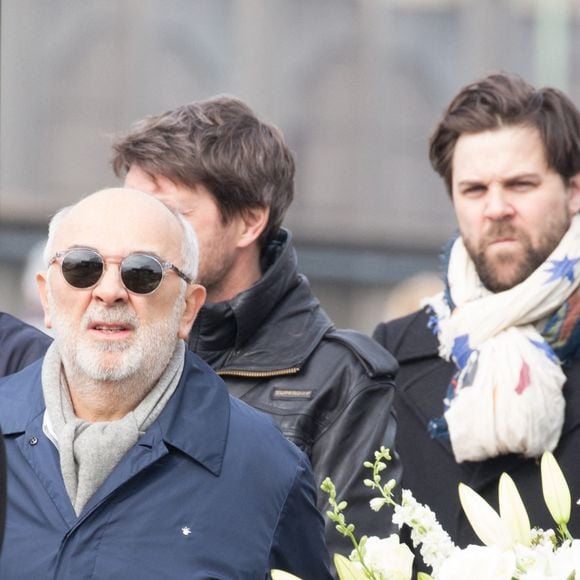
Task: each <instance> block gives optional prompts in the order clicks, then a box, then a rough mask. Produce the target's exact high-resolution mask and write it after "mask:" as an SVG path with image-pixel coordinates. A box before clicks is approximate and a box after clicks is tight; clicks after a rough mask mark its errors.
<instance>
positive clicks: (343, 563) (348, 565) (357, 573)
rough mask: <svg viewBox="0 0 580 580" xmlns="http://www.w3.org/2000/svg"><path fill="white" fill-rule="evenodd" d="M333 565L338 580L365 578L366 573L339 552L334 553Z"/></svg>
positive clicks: (363, 579)
mask: <svg viewBox="0 0 580 580" xmlns="http://www.w3.org/2000/svg"><path fill="white" fill-rule="evenodd" d="M334 567H335V568H336V573H337V574H338V577H339V578H340V580H367V577H366V574H365V573H364V572H363V571H362V570H361V569H359V568H358V567H357V566H355V564H354V562H351V561H350V560H349V559H348V558H345V557H344V556H342V555H340V554H335V555H334Z"/></svg>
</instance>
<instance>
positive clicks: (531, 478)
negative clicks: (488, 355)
mask: <svg viewBox="0 0 580 580" xmlns="http://www.w3.org/2000/svg"><path fill="white" fill-rule="evenodd" d="M427 320H428V315H427V313H426V311H425V310H421V311H419V312H417V313H415V314H412V315H410V316H407V317H405V318H401V319H398V320H394V321H392V322H389V323H386V324H380V325H379V326H378V327H377V328H376V330H375V333H374V336H375V338H376V339H377V340H378V341H379V342H380V343H381V344H382V345H384V346H385V347H386V348H388V349H389V350H390V351H391V352H392V353H393V354H394V355H395V357H396V358H397V359H398V361H399V364H400V371H399V374H398V376H397V394H396V397H395V409H396V412H397V417H398V433H397V449H398V451H399V453H400V456H401V460H402V462H403V465H404V476H403V487H406V488H409V489H411V490H412V491H413V494H414V495H415V497H416V498H417V500H418V501H420V502H422V503H427V504H429V506H430V507H431V508H432V509H433V510H434V511H435V513H436V514H437V517H438V519H439V522H440V523H441V524H442V525H443V526H444V528H445V529H446V530H447V531H448V532H449V534H450V535H451V537H452V538H453V540H454V541H455V542H456V543H458V544H460V545H461V546H464V545H465V544H467V543H478V544H480V543H481V542H480V541H479V540H477V538H476V536H475V535H474V534H473V532H472V530H471V527H470V525H469V523H468V522H467V520H466V518H465V516H464V514H463V512H462V510H461V506H460V503H459V495H458V492H457V486H458V484H459V483H460V482H463V483H466V484H468V485H469V486H471V487H472V488H473V489H475V490H476V491H477V492H478V493H479V494H481V495H482V496H483V497H485V498H486V499H487V500H488V501H490V503H492V505H493V506H494V507H495V508H496V509H497V507H498V505H497V488H498V481H499V476H500V475H501V473H502V472H503V471H505V472H507V473H508V474H509V475H510V476H511V477H512V478H513V479H514V481H515V483H516V485H517V487H518V489H519V491H520V494H521V495H522V498H523V500H524V503H525V505H526V507H527V509H528V514H529V516H530V521H531V524H532V525H536V526H539V527H541V528H544V529H547V528H554V527H555V524H554V522H553V520H552V519H551V517H550V514H549V512H548V510H547V508H546V506H545V503H544V500H543V496H542V487H541V480H540V466H539V461H537V460H534V459H524V458H523V457H520V456H516V455H513V454H510V455H503V456H500V457H496V458H493V459H489V460H486V461H481V462H464V463H460V464H458V463H457V462H456V461H455V459H454V457H453V453H452V451H451V446H450V443H449V441H448V440H447V441H443V440H440V439H431V438H430V437H429V435H428V433H427V423H428V422H429V420H431V419H434V418H436V417H440V416H441V414H442V412H443V397H444V396H445V392H446V389H447V386H448V384H449V381H450V379H451V377H452V375H453V374H454V372H455V366H454V365H453V364H451V363H448V362H446V361H444V360H443V359H441V358H439V356H438V341H437V338H436V336H435V335H434V334H433V333H432V332H431V330H429V329H428V328H427ZM564 371H565V373H566V376H567V382H566V384H565V386H564V396H565V398H566V417H565V423H564V428H563V432H562V436H561V438H560V442H559V444H558V447H557V449H556V450H555V453H554V454H555V456H556V458H557V460H558V462H559V463H560V465H561V467H562V469H563V471H564V474H565V475H566V478H567V480H568V483H569V485H570V489H571V492H572V520H571V524H570V526H569V527H570V530H571V532H572V533H573V534H574V535H575V537H579V535H580V507H578V506H576V505H575V501H576V500H577V499H578V498H580V360H576V361H575V362H574V363H573V364H572V365H571V366H570V367H569V368H564Z"/></svg>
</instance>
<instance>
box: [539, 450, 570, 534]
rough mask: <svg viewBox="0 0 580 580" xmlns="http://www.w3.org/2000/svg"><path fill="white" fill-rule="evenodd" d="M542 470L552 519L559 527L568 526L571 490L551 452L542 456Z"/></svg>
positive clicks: (543, 488) (546, 500) (545, 494)
mask: <svg viewBox="0 0 580 580" xmlns="http://www.w3.org/2000/svg"><path fill="white" fill-rule="evenodd" d="M540 468H541V472H542V492H543V493H544V501H545V502H546V505H547V506H548V510H550V514H551V515H552V518H554V521H555V522H556V523H557V524H558V525H560V524H567V523H568V521H569V520H570V511H571V509H572V498H571V496H570V488H569V487H568V483H567V482H566V478H565V477H564V474H563V473H562V470H561V469H560V466H559V465H558V462H557V461H556V458H555V457H554V456H553V455H552V453H550V452H549V451H546V452H545V453H544V454H543V455H542V461H541V464H540Z"/></svg>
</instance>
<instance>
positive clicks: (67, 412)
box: [42, 340, 185, 516]
mask: <svg viewBox="0 0 580 580" xmlns="http://www.w3.org/2000/svg"><path fill="white" fill-rule="evenodd" d="M184 353H185V343H184V342H183V341H182V340H179V341H177V345H176V347H175V350H174V352H173V355H172V357H171V359H170V361H169V363H168V365H167V367H166V368H165V370H164V371H163V373H162V374H161V376H160V377H159V380H158V381H157V384H156V385H155V386H154V387H153V388H152V389H151V391H149V393H148V394H147V395H146V396H145V398H144V399H143V400H142V401H141V402H140V403H139V405H137V407H136V408H135V409H133V410H132V411H130V412H129V413H127V414H126V415H125V416H124V417H122V418H121V419H118V420H116V421H99V422H90V421H84V420H82V419H79V418H78V417H77V416H76V415H75V413H74V409H73V406H72V403H71V399H70V395H69V390H68V385H67V382H66V377H65V376H64V373H63V372H62V362H61V357H60V352H59V350H58V346H57V344H56V342H53V343H52V344H51V345H50V347H49V349H48V351H47V353H46V355H45V358H44V362H43V365H42V389H43V394H44V400H45V404H46V412H45V420H44V430H45V432H47V435H48V437H49V438H50V439H51V440H52V441H53V442H54V443H55V444H56V445H57V447H58V450H59V455H60V469H61V472H62V476H63V480H64V484H65V487H66V490H67V493H68V495H69V497H70V500H71V503H72V505H73V508H74V510H75V513H76V514H77V516H78V515H79V514H80V513H81V512H82V510H83V508H84V506H85V504H86V503H87V501H88V500H89V499H90V498H91V497H92V496H93V494H94V493H95V492H96V491H97V489H98V488H99V487H100V485H101V484H102V483H103V481H105V479H106V478H107V477H108V476H109V474H110V473H111V472H112V471H113V469H114V468H115V466H116V465H117V464H118V463H119V461H121V459H122V457H123V456H124V455H125V453H127V451H128V450H129V449H130V448H131V447H133V446H134V445H135V443H137V441H138V439H139V437H141V435H143V433H144V432H145V431H146V430H147V428H148V427H149V426H150V425H151V424H152V423H153V422H154V421H155V419H157V417H158V416H159V413H161V411H162V410H163V409H164V407H165V405H166V403H167V401H168V400H169V398H170V397H171V395H172V394H173V392H174V391H175V389H176V387H177V385H178V383H179V379H180V378H181V374H182V371H183V365H184V360H185V358H184Z"/></svg>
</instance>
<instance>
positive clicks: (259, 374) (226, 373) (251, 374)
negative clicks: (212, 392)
mask: <svg viewBox="0 0 580 580" xmlns="http://www.w3.org/2000/svg"><path fill="white" fill-rule="evenodd" d="M216 372H217V374H218V375H220V377H247V378H257V379H262V378H267V377H279V376H282V375H295V374H297V373H299V372H300V368H299V367H291V368H289V369H280V370H277V371H241V370H239V371H238V370H231V371H230V370H223V371H216Z"/></svg>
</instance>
